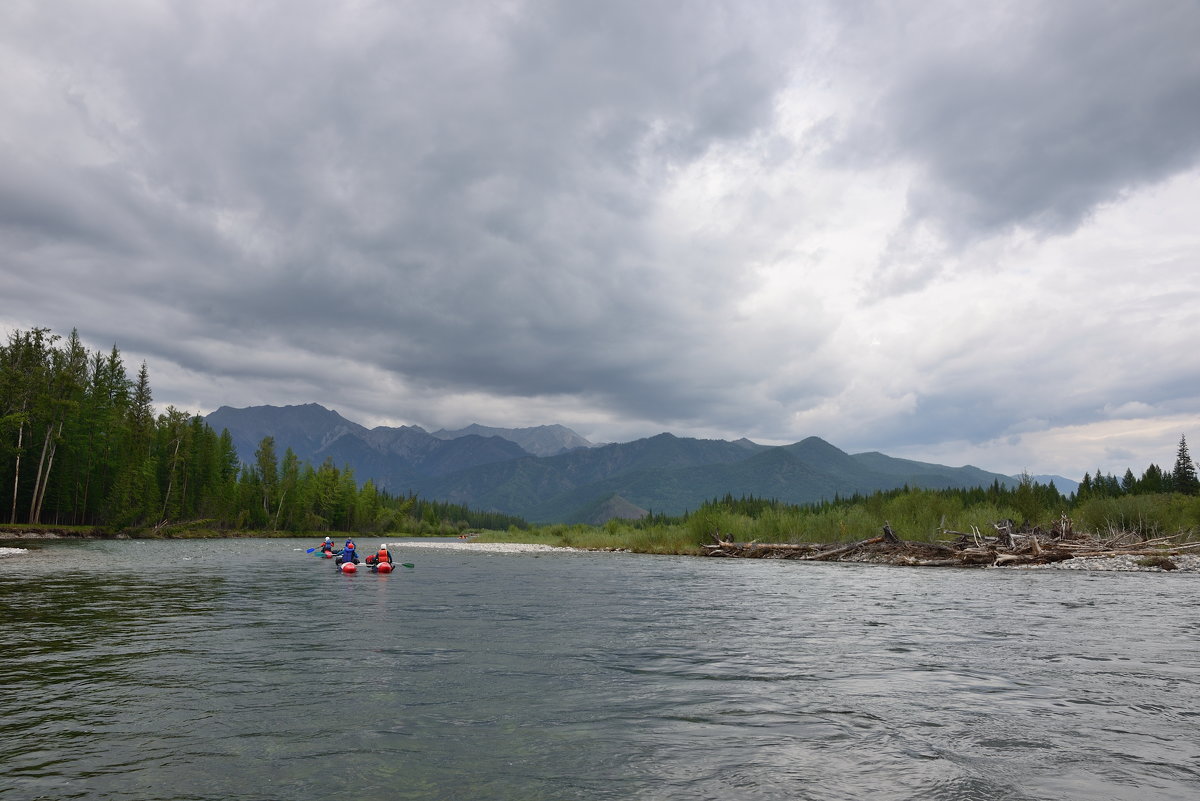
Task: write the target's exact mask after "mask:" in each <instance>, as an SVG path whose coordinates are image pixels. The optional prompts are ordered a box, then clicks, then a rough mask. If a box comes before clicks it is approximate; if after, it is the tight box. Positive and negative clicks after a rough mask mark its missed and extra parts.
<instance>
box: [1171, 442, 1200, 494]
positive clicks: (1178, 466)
mask: <svg viewBox="0 0 1200 801" xmlns="http://www.w3.org/2000/svg"><path fill="white" fill-rule="evenodd" d="M1171 484H1172V486H1173V488H1174V490H1175V491H1176V492H1181V493H1183V494H1184V495H1197V494H1200V477H1197V475H1196V465H1195V464H1193V463H1192V457H1191V456H1190V455H1189V454H1188V447H1187V439H1186V438H1185V437H1184V436H1183V435H1182V434H1181V435H1180V436H1179V452H1178V455H1177V456H1176V457H1175V469H1174V470H1172V471H1171Z"/></svg>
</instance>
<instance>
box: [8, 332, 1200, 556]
mask: <svg viewBox="0 0 1200 801" xmlns="http://www.w3.org/2000/svg"><path fill="white" fill-rule="evenodd" d="M151 399H152V398H151V391H150V381H149V374H148V371H147V368H146V365H145V364H142V366H141V369H140V370H139V372H138V374H137V377H136V379H130V378H129V376H128V375H127V373H126V370H125V366H124V364H123V361H122V359H121V355H120V352H119V350H118V349H117V348H116V347H115V346H114V347H113V349H112V350H111V351H110V352H108V353H103V352H100V351H96V352H89V351H88V350H87V349H86V348H84V347H83V345H82V344H81V342H80V340H79V337H78V335H77V333H76V332H74V331H72V332H71V334H70V336H69V337H67V338H66V340H63V339H62V338H61V337H58V336H57V335H54V334H52V333H51V332H50V331H49V330H48V329H43V328H35V329H33V330H30V331H17V332H14V333H12V334H10V335H9V337H8V341H7V342H6V343H5V344H3V345H0V487H4V488H6V492H5V496H7V497H6V500H7V501H8V503H6V504H5V505H4V506H7V509H5V508H4V507H3V506H0V510H3V511H0V521H2V520H7V523H8V528H7V530H8V531H10V532H15V533H22V532H25V533H28V532H29V531H31V530H33V531H38V530H45V529H46V528H48V527H49V528H51V529H54V530H56V531H58V532H60V533H63V534H68V535H71V534H74V535H85V534H93V535H100V536H105V535H108V536H113V535H117V534H118V533H123V534H127V535H130V536H232V535H237V534H247V533H254V534H262V533H268V532H269V533H272V534H289V535H295V536H308V535H310V534H313V533H321V534H325V533H328V532H335V531H336V532H344V533H353V534H389V535H397V536H453V535H455V534H461V533H463V532H466V531H473V532H477V533H478V534H479V538H480V539H481V540H483V541H495V542H531V543H542V544H548V545H558V546H568V547H577V548H590V549H607V550H617V549H620V550H630V551H637V552H643V553H669V554H701V553H704V547H705V546H706V545H709V544H711V543H713V542H714V539H716V538H720V539H722V540H724V541H739V542H754V541H757V542H762V543H779V544H800V543H844V542H853V541H857V540H861V539H867V538H871V537H874V536H877V535H878V533H879V532H880V530H881V527H882V526H884V525H885V524H886V525H890V528H891V530H893V531H894V532H895V533H896V535H898V536H899V537H901V538H903V539H905V540H907V541H917V542H930V543H932V542H936V541H938V540H942V539H944V538H946V537H947V535H948V534H957V533H959V532H971V531H983V532H988V531H991V530H992V528H993V526H994V524H995V523H997V522H998V521H1012V525H1013V527H1015V528H1017V529H1021V530H1027V531H1036V530H1039V529H1044V530H1050V529H1051V528H1052V527H1053V526H1054V525H1056V523H1058V522H1059V521H1060V520H1061V519H1063V517H1064V516H1065V515H1069V516H1070V518H1071V519H1072V521H1073V526H1074V529H1075V530H1076V531H1087V532H1092V533H1095V534H1097V535H1102V536H1112V535H1114V534H1117V533H1120V534H1123V535H1124V534H1129V535H1132V536H1134V537H1136V538H1139V539H1140V540H1151V539H1155V538H1160V537H1163V536H1168V535H1174V536H1176V537H1177V538H1178V539H1181V540H1186V541H1192V540H1194V539H1196V538H1197V537H1200V479H1198V478H1197V471H1196V466H1195V464H1194V463H1193V462H1192V460H1191V458H1190V455H1189V454H1188V450H1187V443H1186V440H1185V439H1184V438H1182V437H1181V438H1180V442H1179V448H1178V452H1177V458H1176V462H1175V466H1174V468H1173V469H1172V470H1169V471H1167V470H1163V469H1161V468H1159V467H1158V466H1156V465H1153V464H1152V465H1150V466H1149V467H1148V468H1147V469H1146V470H1145V471H1144V472H1143V473H1142V475H1141V476H1140V477H1136V476H1135V475H1134V474H1133V472H1132V470H1126V472H1125V475H1124V476H1123V477H1122V478H1120V479H1118V478H1117V477H1116V476H1113V475H1104V474H1102V473H1101V472H1100V471H1097V472H1096V474H1095V476H1092V475H1090V474H1089V475H1085V476H1084V478H1083V481H1082V482H1081V484H1080V486H1079V489H1078V491H1077V492H1075V493H1072V494H1070V495H1068V496H1064V495H1062V494H1061V493H1060V492H1059V491H1058V490H1057V489H1056V488H1055V487H1054V485H1053V483H1050V484H1048V485H1043V484H1040V483H1038V482H1035V481H1034V480H1033V479H1032V478H1031V477H1029V476H1028V475H1026V476H1023V477H1022V478H1021V480H1020V481H1019V482H1018V483H1017V484H1016V486H1012V487H1009V486H1002V485H1000V484H999V483H994V484H993V485H992V486H990V487H981V488H976V489H945V490H930V489H912V488H901V489H896V490H889V491H882V492H876V493H873V494H871V495H868V496H853V497H848V498H835V499H833V500H830V501H825V502H821V503H818V504H810V505H806V506H795V505H788V504H783V503H779V502H777V501H774V500H771V499H766V498H754V497H742V498H733V497H732V496H726V497H725V498H718V499H713V500H712V501H710V502H708V503H705V504H703V505H702V506H701V507H700V508H698V509H696V510H694V511H691V512H688V513H686V514H683V515H678V516H670V517H668V516H664V515H661V514H653V513H651V514H649V515H647V516H646V517H643V518H641V519H637V520H621V519H614V520H610V521H608V522H607V523H605V524H604V525H602V526H589V525H564V524H555V525H545V526H529V525H528V524H527V523H526V522H525V521H523V520H520V519H518V518H514V517H511V516H506V515H500V514H495V513H489V512H481V511H477V510H472V509H469V508H467V507H466V506H463V505H459V504H448V503H441V502H436V501H430V500H425V499H422V498H419V497H416V496H413V495H408V496H394V495H391V494H389V493H387V492H385V491H383V490H380V489H378V488H377V487H375V486H374V484H373V483H372V482H371V481H369V480H368V481H366V482H364V483H363V484H362V485H359V484H358V483H357V482H356V480H355V478H354V473H353V471H352V470H350V469H348V468H338V467H337V466H335V465H334V464H333V463H332V462H330V461H326V462H325V463H323V464H321V465H319V466H317V467H315V468H314V467H313V466H311V465H309V464H306V463H302V462H301V461H300V460H299V459H298V458H297V457H296V455H295V454H294V453H293V452H292V451H291V449H290V448H289V449H287V451H286V452H285V453H284V454H283V456H282V459H281V458H280V457H279V456H278V455H277V454H276V452H275V445H274V440H273V439H272V438H271V437H266V438H264V439H263V440H262V441H261V443H260V444H259V447H258V449H257V451H256V453H255V461H254V463H253V464H242V463H241V462H240V461H239V459H238V455H237V452H236V449H235V448H234V446H233V442H232V438H231V437H230V436H229V433H228V432H227V431H225V432H222V433H220V434H218V433H216V432H214V431H213V430H212V429H211V428H209V427H208V426H207V425H206V424H205V423H204V421H203V419H202V418H200V417H199V416H197V415H191V414H189V413H187V412H183V411H180V410H177V409H175V408H174V407H168V408H167V409H166V411H165V412H164V413H162V414H159V415H155V414H154V412H153V408H152V406H151ZM5 512H6V514H5Z"/></svg>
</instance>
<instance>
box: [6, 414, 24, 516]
mask: <svg viewBox="0 0 1200 801" xmlns="http://www.w3.org/2000/svg"><path fill="white" fill-rule="evenodd" d="M22 411H24V409H22ZM24 439H25V421H24V420H22V421H21V424H20V425H19V426H17V466H16V468H15V469H14V470H13V501H12V514H11V515H10V516H9V520H8V522H9V523H11V524H12V525H14V526H15V525H16V524H17V486H18V484H19V482H20V480H21V443H22V442H23V441H24Z"/></svg>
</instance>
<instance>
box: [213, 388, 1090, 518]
mask: <svg viewBox="0 0 1200 801" xmlns="http://www.w3.org/2000/svg"><path fill="white" fill-rule="evenodd" d="M205 421H206V422H207V423H208V425H209V426H211V427H212V428H213V429H214V430H217V431H221V430H222V429H227V430H228V431H229V433H230V435H231V436H232V438H233V443H234V446H235V447H236V448H237V451H238V456H239V458H240V459H241V460H242V461H243V462H244V463H247V464H252V463H253V462H254V460H255V456H254V454H255V451H256V450H257V449H258V447H259V443H261V442H262V439H263V438H264V437H267V436H270V437H273V438H274V440H275V449H276V452H277V453H278V454H282V453H283V452H284V450H285V449H286V448H291V449H292V451H293V452H295V454H296V455H297V456H298V457H299V458H300V459H301V460H303V461H306V462H308V463H309V464H311V465H313V466H317V465H319V464H321V463H322V462H324V461H326V460H327V459H328V460H332V462H333V464H334V465H335V466H337V467H339V468H346V467H348V468H351V469H352V470H353V471H354V476H355V479H356V480H357V481H359V482H362V481H365V480H367V479H371V480H372V481H373V482H374V483H375V484H376V486H378V487H380V488H381V489H386V490H388V491H389V492H392V493H393V494H406V493H409V492H415V493H417V494H419V495H420V496H421V497H423V498H428V499H431V500H440V501H447V502H451V503H461V504H464V505H466V506H469V507H471V508H472V509H478V510H481V511H496V512H502V513H504V514H510V515H516V516H519V517H523V518H525V519H526V520H529V521H531V522H536V523H551V522H566V523H575V522H586V523H602V522H604V521H605V520H607V519H610V518H613V517H625V518H628V517H640V516H642V515H644V514H646V512H647V511H654V512H661V513H666V514H680V513H683V512H685V511H687V510H689V509H695V508H697V507H698V506H700V504H702V503H703V502H705V501H707V500H711V499H713V498H718V497H722V496H724V495H726V494H731V495H733V496H734V497H740V496H743V495H754V496H757V497H764V498H775V499H777V500H780V501H783V502H786V503H795V504H802V503H812V502H817V501H821V500H829V499H832V498H834V496H837V495H840V496H847V495H852V494H854V493H864V494H866V493H871V492H875V491H877V490H886V489H893V488H897V487H901V486H905V485H907V486H910V487H925V488H931V489H937V488H943V487H975V486H987V485H990V484H991V483H992V482H994V481H999V482H1001V483H1002V484H1012V483H1014V479H1013V477H1011V476H1006V475H1002V474H999V473H990V472H987V471H985V470H981V469H979V468H977V467H972V466H969V465H968V466H965V467H947V466H945V465H938V464H930V463H926V462H916V461H910V460H907V459H897V458H893V457H891V456H886V455H884V454H882V453H877V452H870V453H858V454H853V455H852V454H848V453H846V452H845V451H842V450H839V449H838V448H836V447H834V446H833V445H831V444H829V443H828V442H825V441H824V440H822V439H820V438H818V437H808V438H807V439H804V440H802V441H800V442H796V443H793V444H791V445H781V446H771V445H759V444H757V443H754V442H751V441H750V440H748V439H740V440H736V441H727V440H704V439H692V438H687V437H677V436H675V435H673V434H667V433H663V434H659V435H657V436H654V437H648V438H644V439H639V440H635V441H633V442H623V443H613V444H606V445H599V444H595V443H591V442H588V440H586V439H585V438H583V437H581V436H580V435H579V434H577V433H576V432H574V431H572V430H571V429H569V428H566V427H564V426H558V425H547V426H536V427H532V428H516V429H508V428H492V427H487V426H480V425H472V426H468V427H466V428H462V429H458V430H455V431H447V430H445V429H442V430H439V431H435V432H432V433H430V432H428V431H426V430H425V429H423V428H421V427H419V426H400V427H398V428H393V427H388V426H379V427H377V428H371V429H368V428H366V427H365V426H362V425H359V424H358V423H355V422H352V421H350V420H347V419H346V418H344V417H342V416H341V415H340V414H338V413H337V412H335V411H331V410H329V409H326V408H324V407H323V406H320V405H318V404H315V403H310V404H305V405H302V406H252V407H249V408H244V409H234V408H231V407H229V406H222V407H221V408H220V409H217V410H216V411H215V412H213V413H212V414H210V415H208V416H207V417H206V418H205ZM1055 480H1056V484H1057V485H1058V486H1059V487H1060V490H1061V491H1064V492H1065V491H1069V490H1068V489H1067V488H1064V487H1062V485H1061V484H1059V483H1058V482H1059V481H1061V480H1062V479H1059V478H1058V477H1055Z"/></svg>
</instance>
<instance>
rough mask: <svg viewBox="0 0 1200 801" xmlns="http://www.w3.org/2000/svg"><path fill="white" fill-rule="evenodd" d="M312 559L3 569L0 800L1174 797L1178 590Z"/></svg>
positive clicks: (686, 566) (731, 567) (1182, 747)
mask: <svg viewBox="0 0 1200 801" xmlns="http://www.w3.org/2000/svg"><path fill="white" fill-rule="evenodd" d="M12 544H14V543H0V545H12ZM316 544H317V543H316V542H315V541H314V542H306V541H299V540H284V539H279V540H265V539H264V540H220V541H213V540H204V541H173V542H159V541H150V542H137V541H114V542H108V541H104V542H102V541H69V540H60V541H42V542H38V543H34V544H29V543H21V545H22V547H26V548H30V549H31V550H30V552H29V553H26V554H20V555H16V556H8V557H5V558H2V559H0V615H2V616H3V621H4V628H3V633H2V634H0V646H2V648H0V799H4V800H5V801H7V800H8V799H22V800H24V799H55V800H56V801H58V800H59V799H75V798H86V799H93V798H94V799H137V800H138V801H154V800H155V799H162V800H163V801H167V800H170V801H184V800H185V799H187V800H189V801H190V800H193V799H195V800H199V799H204V800H205V801H208V800H209V799H212V800H213V801H216V800H217V799H221V800H222V801H227V800H228V799H239V800H240V799H263V801H278V800H281V799H288V800H291V799H297V800H298V801H309V800H312V801H316V800H317V799H366V800H368V801H369V800H372V799H463V800H469V799H512V800H513V801H536V800H537V799H547V801H549V800H550V799H556V800H557V799H645V800H646V801H649V800H650V799H680V800H681V801H682V800H683V799H688V800H689V801H691V800H693V799H721V801H727V800H728V799H738V800H740V799H873V801H890V800H891V799H923V800H924V801H935V800H936V799H963V800H966V799H980V800H981V801H982V800H984V799H987V800H988V801H992V800H993V799H1012V800H1014V801H1015V800H1016V799H1130V800H1131V801H1132V800H1133V799H1137V800H1138V801H1147V799H1181V800H1182V799H1188V801H1191V800H1192V799H1195V798H1196V797H1198V795H1200V624H1198V617H1197V611H1198V609H1200V577H1197V576H1196V575H1173V574H1169V573H1164V574H1142V573H1083V572H1075V571H1065V572H1064V571H1004V570H956V569H914V568H896V567H886V566H877V565H836V564H833V565H831V564H801V563H796V562H778V561H760V560H721V559H696V558H676V557H652V556H639V555H632V554H613V553H604V554H595V553H561V552H554V553H516V554H498V553H477V552H463V551H461V550H449V549H429V548H417V547H408V548H406V546H405V544H404V543H401V544H400V545H399V546H398V547H396V548H394V550H393V552H394V553H396V554H397V555H398V557H400V559H401V561H404V562H411V563H413V564H414V565H415V567H414V568H412V569H404V568H401V569H400V570H399V571H398V572H396V573H393V574H391V575H373V574H370V573H359V574H357V575H353V576H345V575H341V574H339V573H337V572H336V571H335V570H334V569H333V567H332V566H331V565H330V563H329V562H328V561H326V560H321V559H315V558H313V557H310V556H307V555H305V554H304V553H303V551H302V550H298V549H300V548H303V547H309V546H312V545H316Z"/></svg>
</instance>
